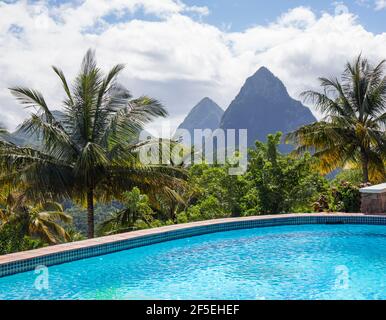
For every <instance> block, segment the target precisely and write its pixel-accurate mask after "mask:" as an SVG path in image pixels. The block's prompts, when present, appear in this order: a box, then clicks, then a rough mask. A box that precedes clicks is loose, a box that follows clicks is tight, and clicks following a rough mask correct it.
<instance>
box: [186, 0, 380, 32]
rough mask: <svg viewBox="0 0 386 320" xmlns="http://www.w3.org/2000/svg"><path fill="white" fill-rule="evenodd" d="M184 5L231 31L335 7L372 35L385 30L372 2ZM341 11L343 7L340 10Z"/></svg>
mask: <svg viewBox="0 0 386 320" xmlns="http://www.w3.org/2000/svg"><path fill="white" fill-rule="evenodd" d="M185 2H186V3H187V4H190V5H198V6H207V7H208V8H209V10H210V12H211V13H210V15H208V16H207V17H205V18H204V19H203V20H204V21H207V22H208V23H211V24H215V25H217V26H220V27H221V26H222V25H231V26H232V27H231V30H233V31H242V30H244V29H246V28H248V27H251V26H253V25H256V24H265V23H269V22H271V21H272V20H274V19H275V18H276V17H277V16H279V15H281V14H282V13H283V12H285V11H287V10H289V9H291V8H294V7H298V6H306V7H310V8H312V9H314V10H315V11H317V12H319V13H321V12H329V13H334V11H335V8H336V7H337V5H344V6H346V7H347V8H348V9H349V11H350V12H352V13H354V14H356V15H358V17H359V21H360V22H361V24H362V25H363V26H365V27H366V28H367V29H368V30H370V31H372V32H376V33H378V32H383V31H386V30H385V28H386V24H385V21H386V10H375V5H374V3H375V2H373V1H372V0H368V1H363V0H362V1H359V0H352V1H343V2H339V1H337V2H333V1H328V0H311V1H310V0H308V1H304V0H267V1H265V0H263V1H260V0H259V1H253V0H238V1H234V0H186V1H185ZM342 8H343V7H342Z"/></svg>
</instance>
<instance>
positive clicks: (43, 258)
mask: <svg viewBox="0 0 386 320" xmlns="http://www.w3.org/2000/svg"><path fill="white" fill-rule="evenodd" d="M307 224H367V225H386V215H364V214H287V215H274V216H256V217H245V218H228V219H218V220H209V221H201V222H194V223H188V224H181V225H172V226H167V227H161V228H156V229H149V230H141V231H134V232H130V233H124V234H119V235H113V236H108V237H101V238H95V239H90V240H84V241H79V242H72V243H66V244H61V245H57V246H52V247H46V248H42V249H37V250H31V251H26V252H19V253H14V254H10V255H4V256H0V277H4V276H8V275H12V274H16V273H21V272H25V271H30V270H34V269H35V268H36V267H37V266H41V265H44V266H52V265H57V264H63V263H67V262H71V261H75V260H81V259H87V258H91V257H95V256H100V255H105V254H110V253H113V252H118V251H124V250H129V249H133V248H138V247H144V246H149V245H153V244H157V243H161V242H167V241H172V240H177V239H183V238H189V237H194V236H200V235H205V234H210V233H216V232H224V231H232V230H241V229H253V228H262V227H275V226H286V225H307Z"/></svg>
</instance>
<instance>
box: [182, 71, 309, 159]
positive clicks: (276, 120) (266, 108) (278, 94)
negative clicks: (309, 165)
mask: <svg viewBox="0 0 386 320" xmlns="http://www.w3.org/2000/svg"><path fill="white" fill-rule="evenodd" d="M315 121H316V118H315V117H314V116H313V114H312V112H311V111H310V109H308V108H307V107H305V106H304V105H303V104H302V103H301V102H299V101H296V100H294V99H293V98H291V97H290V95H289V94H288V91H287V89H286V87H285V86H284V84H283V82H282V81H281V80H280V79H279V78H277V77H276V76H275V75H273V74H272V72H271V71H269V70H268V69H267V68H265V67H262V68H260V69H259V70H258V71H257V72H256V73H255V74H254V75H253V76H251V77H249V78H248V79H247V80H246V82H245V84H244V85H243V87H242V88H241V90H240V92H239V94H238V95H237V96H236V98H235V99H234V100H233V101H232V103H231V104H230V106H229V107H228V109H227V110H226V111H225V112H224V111H223V109H221V108H220V107H219V106H218V105H217V104H216V103H215V102H214V101H212V100H211V99H209V98H205V99H203V100H202V101H200V102H199V103H198V104H197V105H196V106H195V107H194V108H193V109H192V111H191V112H190V113H189V114H188V116H187V117H186V119H185V120H184V122H183V123H182V124H181V125H180V126H179V129H186V130H189V132H190V133H191V135H192V136H193V132H194V129H211V130H215V129H218V128H220V129H225V130H226V129H236V130H237V129H247V130H248V145H249V146H254V143H255V141H256V140H260V141H265V140H266V138H267V135H268V134H270V133H276V132H278V131H281V132H283V133H288V132H291V131H293V130H295V129H297V128H299V127H301V126H303V125H306V124H310V123H313V122H315ZM280 149H281V150H282V151H284V152H286V151H290V147H289V146H284V145H283V146H281V148H280Z"/></svg>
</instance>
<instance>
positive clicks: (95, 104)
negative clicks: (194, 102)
mask: <svg viewBox="0 0 386 320" xmlns="http://www.w3.org/2000/svg"><path fill="white" fill-rule="evenodd" d="M123 69H124V66H123V65H117V66H115V67H113V68H112V69H111V70H110V71H109V72H108V73H107V74H106V75H104V74H103V73H102V72H101V70H100V69H99V68H98V67H97V64H96V60H95V54H94V52H93V51H92V50H89V51H88V52H87V54H86V55H85V57H84V59H83V63H82V66H81V70H80V72H79V74H78V76H77V77H76V79H75V81H74V83H73V85H72V86H71V87H70V85H69V84H68V82H67V80H66V78H65V76H64V74H63V72H62V71H61V70H60V69H58V68H56V67H53V70H54V71H55V73H56V74H57V75H58V76H59V78H60V80H61V83H62V85H63V89H64V92H65V96H66V98H65V100H64V101H63V113H62V114H58V112H52V110H51V109H50V108H49V107H48V105H47V103H46V101H45V99H44V97H43V95H42V94H41V93H40V92H38V91H36V90H32V89H27V88H20V87H16V88H12V89H10V90H11V92H12V93H13V94H14V95H15V97H16V98H17V99H18V100H19V101H20V103H22V104H23V105H24V106H26V107H27V108H34V110H35V111H34V113H33V114H32V115H31V118H30V119H28V120H26V121H25V122H24V123H23V124H22V126H21V130H23V131H24V132H27V133H28V134H30V135H35V136H36V135H38V136H39V139H40V140H41V141H42V146H41V148H38V149H33V148H26V147H17V146H15V145H12V144H11V143H7V142H0V165H1V166H2V168H1V169H2V172H5V174H3V176H2V177H0V182H2V183H13V184H19V185H22V186H23V187H24V188H25V189H26V191H25V192H26V194H27V195H28V196H29V197H32V198H34V199H41V198H53V199H56V198H58V197H62V198H63V197H65V198H72V199H78V200H79V201H81V202H82V203H85V204H86V205H87V212H88V214H87V216H88V237H89V238H92V237H94V201H95V199H97V200H101V201H103V200H109V199H112V198H117V199H119V196H120V195H121V194H122V193H123V192H124V191H126V190H131V189H132V188H133V187H135V186H137V187H138V188H140V190H141V191H142V192H143V193H158V194H164V195H166V196H168V195H170V194H171V192H170V190H173V189H174V187H175V186H179V185H181V184H183V179H184V177H185V173H184V171H183V170H181V169H177V168H173V167H170V166H164V165H144V164H142V163H141V162H140V157H139V154H138V152H139V150H140V148H142V147H143V146H144V145H146V144H147V143H148V142H138V136H139V132H140V131H141V130H142V128H143V126H144V125H145V124H147V123H149V122H150V121H152V120H153V119H155V118H156V117H165V116H166V115H167V111H166V110H165V108H164V107H163V106H162V105H161V104H160V103H159V102H158V101H156V100H154V99H152V98H149V97H146V96H143V97H140V98H138V99H132V97H131V95H130V93H129V92H128V90H126V89H125V88H124V87H123V86H121V85H119V84H118V83H117V81H116V79H117V76H118V75H119V73H120V72H121V71H122V70H123Z"/></svg>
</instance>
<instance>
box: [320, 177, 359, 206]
mask: <svg viewBox="0 0 386 320" xmlns="http://www.w3.org/2000/svg"><path fill="white" fill-rule="evenodd" d="M360 187H361V186H360V185H358V184H353V183H351V182H347V181H341V182H339V183H337V184H333V185H332V186H331V188H330V189H329V190H328V191H327V192H325V193H323V194H322V195H320V197H319V199H318V201H316V202H315V204H314V208H315V211H318V212H347V213H358V212H360V209H361V194H360V192H359V189H360Z"/></svg>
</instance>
